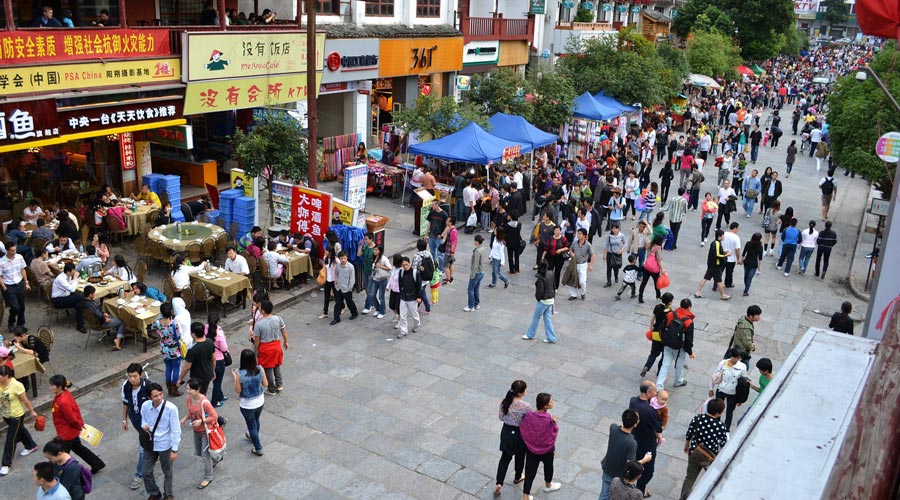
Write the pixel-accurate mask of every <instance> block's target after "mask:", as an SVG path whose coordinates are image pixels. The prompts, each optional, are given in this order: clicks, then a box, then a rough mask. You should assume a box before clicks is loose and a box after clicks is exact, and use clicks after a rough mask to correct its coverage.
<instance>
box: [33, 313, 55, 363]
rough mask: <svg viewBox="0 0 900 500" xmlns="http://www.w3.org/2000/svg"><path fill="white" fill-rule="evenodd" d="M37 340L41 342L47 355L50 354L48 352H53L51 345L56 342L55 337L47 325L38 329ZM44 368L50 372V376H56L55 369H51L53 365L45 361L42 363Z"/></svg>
mask: <svg viewBox="0 0 900 500" xmlns="http://www.w3.org/2000/svg"><path fill="white" fill-rule="evenodd" d="M36 336H37V338H38V340H40V341H41V342H43V343H44V345H45V346H47V354H50V351H52V350H53V343H54V342H56V335H54V334H53V329H52V328H50V327H49V326H48V325H41V326H39V327H38V331H37V335H36ZM42 364H43V365H44V367H46V368H47V369H49V370H50V375H55V374H56V368H54V367H53V363H52V362H51V361H49V360H48V361H47V362H45V363H42Z"/></svg>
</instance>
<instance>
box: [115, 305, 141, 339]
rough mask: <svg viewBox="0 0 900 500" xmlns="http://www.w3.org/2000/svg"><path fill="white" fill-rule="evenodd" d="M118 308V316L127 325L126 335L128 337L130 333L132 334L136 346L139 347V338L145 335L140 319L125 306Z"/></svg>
mask: <svg viewBox="0 0 900 500" xmlns="http://www.w3.org/2000/svg"><path fill="white" fill-rule="evenodd" d="M117 310H118V311H119V313H118V314H117V316H118V317H119V319H121V320H122V323H123V324H124V325H125V337H128V335H129V334H130V335H131V337H132V338H133V339H134V346H135V347H137V345H138V338H140V337H143V336H144V334H143V332H142V331H141V330H142V326H141V323H140V321H138V320H137V319H136V318H135V317H134V316H133V315H132V314H130V312H129V311H128V309H127V308H126V307H125V306H119V307H118V308H117Z"/></svg>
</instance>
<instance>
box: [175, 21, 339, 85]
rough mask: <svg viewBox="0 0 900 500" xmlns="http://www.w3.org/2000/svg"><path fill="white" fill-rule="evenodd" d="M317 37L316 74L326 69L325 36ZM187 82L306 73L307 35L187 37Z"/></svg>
mask: <svg viewBox="0 0 900 500" xmlns="http://www.w3.org/2000/svg"><path fill="white" fill-rule="evenodd" d="M315 36H316V52H317V57H316V61H317V63H316V70H318V71H321V70H322V67H323V65H324V56H323V53H324V51H325V34H324V33H318V34H316V35H315ZM182 40H183V46H184V49H183V52H184V55H183V61H184V68H185V69H184V81H185V82H196V81H205V80H219V79H225V78H240V77H252V76H265V75H282V74H299V73H303V72H305V71H306V60H307V56H306V33H305V32H281V31H276V32H270V31H254V32H229V33H221V32H198V33H184V34H183V35H182Z"/></svg>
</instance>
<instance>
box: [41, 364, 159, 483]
mask: <svg viewBox="0 0 900 500" xmlns="http://www.w3.org/2000/svg"><path fill="white" fill-rule="evenodd" d="M125 373H126V374H127V380H125V383H123V384H122V430H123V431H127V430H128V421H129V420H131V425H132V426H133V427H134V430H138V429H140V428H141V406H143V404H144V403H145V402H147V401H149V400H150V381H149V380H148V379H147V378H146V377H144V369H143V367H141V365H140V364H139V363H131V364H130V365H128V368H126V369H125ZM46 451H47V450H46V448H45V449H44V453H46ZM143 466H144V449H143V448H141V447H140V446H138V462H137V469H136V470H135V472H134V479H132V481H131V486H129V487H130V488H131V489H132V490H136V489H138V488H140V487H141V485H142V484H144V476H143V473H142V472H141V469H142V468H143Z"/></svg>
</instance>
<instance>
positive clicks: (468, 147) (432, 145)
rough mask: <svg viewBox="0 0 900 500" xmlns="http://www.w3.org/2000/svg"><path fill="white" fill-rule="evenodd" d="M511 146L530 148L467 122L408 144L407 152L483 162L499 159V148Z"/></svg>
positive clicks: (523, 151) (524, 151)
mask: <svg viewBox="0 0 900 500" xmlns="http://www.w3.org/2000/svg"><path fill="white" fill-rule="evenodd" d="M514 146H522V153H527V152H529V151H531V149H532V147H531V145H530V144H523V143H521V142H518V141H512V140H509V139H501V138H499V137H497V136H495V135H491V134H489V133H488V132H487V131H485V130H484V129H483V128H481V127H479V126H478V124H476V123H470V124H469V125H467V126H466V128H464V129H462V130H460V131H459V132H456V133H453V134H450V135H448V136H446V137H441V138H440V139H435V140H433V141H428V142H425V143H422V144H416V145H414V146H410V147H409V152H410V153H412V154H416V155H424V156H431V157H434V158H440V159H442V160H448V161H461V162H466V163H477V164H479V165H487V164H488V163H489V162H492V161H493V162H495V163H496V162H499V161H500V160H501V159H502V158H503V150H504V149H506V148H508V147H514Z"/></svg>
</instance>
